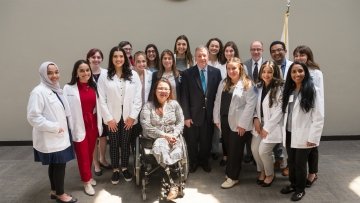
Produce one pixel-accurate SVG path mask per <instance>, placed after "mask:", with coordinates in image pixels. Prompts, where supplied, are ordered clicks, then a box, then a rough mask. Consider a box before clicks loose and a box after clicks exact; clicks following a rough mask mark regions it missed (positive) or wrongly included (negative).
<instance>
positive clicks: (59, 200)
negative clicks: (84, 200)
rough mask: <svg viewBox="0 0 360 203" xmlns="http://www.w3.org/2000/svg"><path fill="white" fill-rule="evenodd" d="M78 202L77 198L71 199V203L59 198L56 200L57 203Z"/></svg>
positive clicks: (68, 202)
mask: <svg viewBox="0 0 360 203" xmlns="http://www.w3.org/2000/svg"><path fill="white" fill-rule="evenodd" d="M77 201H78V200H77V199H76V198H75V197H71V200H70V201H67V202H66V201H62V200H61V199H59V198H57V199H56V202H58V203H75V202H77Z"/></svg>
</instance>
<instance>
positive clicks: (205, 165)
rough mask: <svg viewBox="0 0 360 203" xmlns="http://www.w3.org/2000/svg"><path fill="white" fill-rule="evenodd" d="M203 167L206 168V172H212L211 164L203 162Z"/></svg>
mask: <svg viewBox="0 0 360 203" xmlns="http://www.w3.org/2000/svg"><path fill="white" fill-rule="evenodd" d="M202 168H203V169H204V171H205V172H207V173H210V172H211V167H210V165H209V164H203V165H202Z"/></svg>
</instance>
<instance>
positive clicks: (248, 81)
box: [224, 57, 252, 91]
mask: <svg viewBox="0 0 360 203" xmlns="http://www.w3.org/2000/svg"><path fill="white" fill-rule="evenodd" d="M228 64H232V65H233V66H235V67H237V68H238V69H239V72H240V73H239V74H240V75H239V76H240V80H241V82H242V83H243V86H244V89H245V91H246V90H248V89H249V88H250V87H251V85H252V82H251V79H250V78H249V76H247V75H246V73H245V69H244V65H243V64H242V63H241V60H240V58H237V57H233V58H231V59H230V60H229V61H228V62H227V63H226V67H227V66H228ZM234 85H236V84H234V83H233V82H232V81H231V78H230V77H229V75H227V76H226V79H225V86H224V91H230V88H231V87H233V86H234Z"/></svg>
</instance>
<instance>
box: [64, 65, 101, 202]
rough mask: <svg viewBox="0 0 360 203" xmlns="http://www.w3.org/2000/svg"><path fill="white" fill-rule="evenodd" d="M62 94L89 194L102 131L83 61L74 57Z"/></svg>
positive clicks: (95, 97) (93, 89) (93, 86)
mask: <svg viewBox="0 0 360 203" xmlns="http://www.w3.org/2000/svg"><path fill="white" fill-rule="evenodd" d="M64 94H65V96H66V98H67V100H68V101H69V104H70V107H71V108H70V111H71V124H72V125H70V126H71V132H72V137H73V141H74V148H75V152H76V157H77V161H78V166H79V171H80V176H81V180H82V181H83V185H84V191H85V193H86V194H87V195H90V196H92V195H94V194H95V190H94V188H93V186H95V185H96V181H95V180H94V179H93V178H92V174H91V165H92V160H93V152H94V148H95V145H96V139H97V138H98V137H99V134H101V133H102V119H101V113H100V104H99V97H98V96H99V95H98V93H97V88H96V83H95V81H94V79H93V76H92V70H91V68H90V66H89V64H88V63H87V61H85V60H78V61H76V63H75V64H74V68H73V71H72V78H71V81H70V82H69V83H68V84H67V85H65V87H64ZM94 112H95V113H94Z"/></svg>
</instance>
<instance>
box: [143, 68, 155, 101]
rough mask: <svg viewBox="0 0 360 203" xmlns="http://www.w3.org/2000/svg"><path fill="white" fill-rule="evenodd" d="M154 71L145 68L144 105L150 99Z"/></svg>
mask: <svg viewBox="0 0 360 203" xmlns="http://www.w3.org/2000/svg"><path fill="white" fill-rule="evenodd" d="M152 74H153V73H152V72H151V71H150V70H144V86H145V87H143V88H145V102H144V104H143V105H145V104H146V102H147V101H148V99H149V94H150V91H151V83H152Z"/></svg>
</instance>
